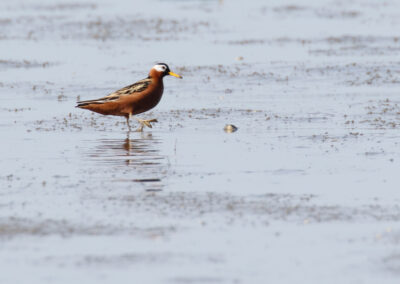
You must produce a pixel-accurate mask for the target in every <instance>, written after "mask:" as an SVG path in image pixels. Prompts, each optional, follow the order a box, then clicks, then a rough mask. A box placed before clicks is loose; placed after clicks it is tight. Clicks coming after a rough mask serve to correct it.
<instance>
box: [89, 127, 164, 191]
mask: <svg viewBox="0 0 400 284" xmlns="http://www.w3.org/2000/svg"><path fill="white" fill-rule="evenodd" d="M137 135H140V136H139V137H136V138H130V134H129V132H128V133H127V137H126V138H125V139H124V140H120V139H102V140H97V143H99V144H98V145H97V146H96V147H95V149H94V150H92V151H91V153H90V154H89V156H90V158H91V159H92V160H95V161H96V162H97V163H101V164H106V165H108V166H111V167H112V168H110V170H112V171H113V172H115V176H116V177H118V178H117V180H116V181H118V182H134V183H139V184H141V185H143V186H144V188H145V189H146V190H147V191H160V190H162V188H163V182H162V180H163V177H164V176H165V175H166V172H167V170H168V159H167V158H166V157H165V156H162V155H161V154H160V145H161V140H160V139H157V138H155V137H154V136H153V135H152V134H151V133H140V134H139V133H137Z"/></svg>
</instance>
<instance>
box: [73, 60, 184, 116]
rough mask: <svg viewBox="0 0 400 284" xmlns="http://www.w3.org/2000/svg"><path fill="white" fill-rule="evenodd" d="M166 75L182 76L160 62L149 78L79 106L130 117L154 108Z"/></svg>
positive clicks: (102, 112)
mask: <svg viewBox="0 0 400 284" xmlns="http://www.w3.org/2000/svg"><path fill="white" fill-rule="evenodd" d="M164 66H165V67H164ZM166 75H172V76H175V77H178V78H182V77H181V76H179V75H177V74H175V73H173V72H171V71H170V70H169V68H168V66H167V65H166V64H164V63H162V64H158V65H155V66H154V67H153V68H152V69H151V70H150V73H149V76H148V78H146V79H143V80H141V81H139V82H137V83H135V84H133V85H130V86H127V87H125V88H123V89H121V90H118V91H116V92H114V93H112V94H110V95H108V96H106V97H104V98H100V99H97V100H89V101H81V102H78V105H77V107H79V108H82V109H88V110H91V111H94V112H97V113H100V114H104V115H117V116H125V117H126V118H129V117H130V116H131V115H135V114H139V113H142V112H145V111H148V110H150V109H152V108H153V107H155V106H156V105H157V104H158V103H159V102H160V100H161V97H162V94H163V91H164V85H163V77H164V76H166Z"/></svg>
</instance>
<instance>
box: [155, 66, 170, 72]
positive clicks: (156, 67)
mask: <svg viewBox="0 0 400 284" xmlns="http://www.w3.org/2000/svg"><path fill="white" fill-rule="evenodd" d="M153 69H156V70H157V71H158V72H164V71H165V70H166V69H167V68H166V67H165V66H164V65H154V67H153Z"/></svg>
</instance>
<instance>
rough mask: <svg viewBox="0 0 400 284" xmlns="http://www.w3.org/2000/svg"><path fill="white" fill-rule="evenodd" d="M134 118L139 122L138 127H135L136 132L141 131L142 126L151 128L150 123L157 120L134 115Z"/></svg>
mask: <svg viewBox="0 0 400 284" xmlns="http://www.w3.org/2000/svg"><path fill="white" fill-rule="evenodd" d="M135 119H136V120H137V121H138V122H139V123H140V126H139V128H138V129H136V131H137V132H142V131H143V128H144V127H145V126H147V127H149V128H153V126H152V125H151V123H152V122H158V121H157V119H156V118H153V119H148V120H143V119H140V118H137V117H135Z"/></svg>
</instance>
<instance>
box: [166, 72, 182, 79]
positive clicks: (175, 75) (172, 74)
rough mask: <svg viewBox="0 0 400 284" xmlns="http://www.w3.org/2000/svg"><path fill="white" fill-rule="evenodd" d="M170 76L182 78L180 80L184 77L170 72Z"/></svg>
mask: <svg viewBox="0 0 400 284" xmlns="http://www.w3.org/2000/svg"><path fill="white" fill-rule="evenodd" d="M168 75H171V76H174V77H176V78H180V79H182V76H181V75H178V74H176V73H174V72H171V71H170V72H168Z"/></svg>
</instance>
